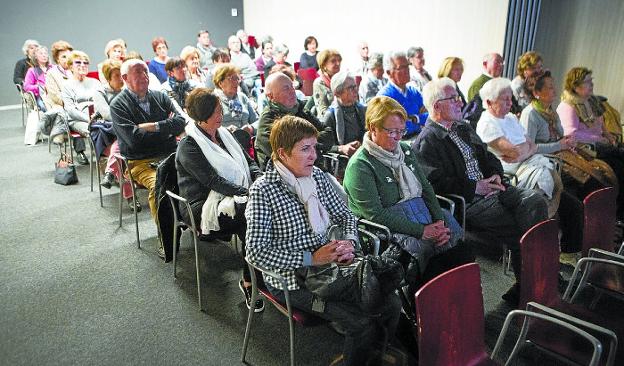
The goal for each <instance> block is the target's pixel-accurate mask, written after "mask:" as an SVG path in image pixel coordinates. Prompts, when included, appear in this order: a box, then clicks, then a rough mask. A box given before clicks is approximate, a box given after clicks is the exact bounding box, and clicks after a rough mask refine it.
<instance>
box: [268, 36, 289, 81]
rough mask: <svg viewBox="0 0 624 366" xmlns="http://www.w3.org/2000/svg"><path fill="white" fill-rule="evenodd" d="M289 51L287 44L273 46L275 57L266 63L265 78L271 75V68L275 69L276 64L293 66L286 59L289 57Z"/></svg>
mask: <svg viewBox="0 0 624 366" xmlns="http://www.w3.org/2000/svg"><path fill="white" fill-rule="evenodd" d="M288 52H290V50H289V49H288V46H286V45H285V44H276V45H275V47H274V48H273V59H272V60H271V61H269V62H268V63H267V64H266V65H264V79H265V80H266V78H268V77H269V74H270V73H271V70H273V67H274V66H275V65H286V66H292V65H291V64H290V63H289V62H288V61H286V58H287V57H288Z"/></svg>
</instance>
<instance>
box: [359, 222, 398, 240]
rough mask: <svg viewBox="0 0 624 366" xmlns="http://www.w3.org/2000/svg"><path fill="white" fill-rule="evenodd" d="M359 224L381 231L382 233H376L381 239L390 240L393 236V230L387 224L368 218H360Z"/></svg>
mask: <svg viewBox="0 0 624 366" xmlns="http://www.w3.org/2000/svg"><path fill="white" fill-rule="evenodd" d="M358 224H361V225H364V226H365V227H367V228H368V230H370V231H380V232H381V233H377V234H376V235H377V237H378V238H379V239H380V240H390V238H392V232H391V231H390V229H388V227H387V226H384V225H381V224H378V223H376V222H372V221H370V220H366V219H360V220H359V221H358Z"/></svg>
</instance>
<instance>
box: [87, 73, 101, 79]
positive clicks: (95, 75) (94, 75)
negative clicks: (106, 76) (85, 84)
mask: <svg viewBox="0 0 624 366" xmlns="http://www.w3.org/2000/svg"><path fill="white" fill-rule="evenodd" d="M87 77H88V78H92V79H96V80H100V74H98V72H97V71H89V72H88V73H87Z"/></svg>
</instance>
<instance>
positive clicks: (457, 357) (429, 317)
mask: <svg viewBox="0 0 624 366" xmlns="http://www.w3.org/2000/svg"><path fill="white" fill-rule="evenodd" d="M416 316H417V319H418V349H419V352H418V365H419V366H434V365H436V366H437V365H439V366H443V365H498V363H497V362H495V361H493V360H492V359H491V358H490V356H489V355H488V353H487V351H486V347H485V341H484V337H485V321H484V317H483V295H482V290H481V276H480V273H479V265H478V264H476V263H469V264H464V265H463V266H459V267H457V268H454V269H452V270H450V271H448V272H445V273H443V274H441V275H439V276H438V277H436V278H434V279H433V280H431V281H429V282H428V283H427V284H426V285H424V286H423V287H422V288H421V289H420V290H418V292H416Z"/></svg>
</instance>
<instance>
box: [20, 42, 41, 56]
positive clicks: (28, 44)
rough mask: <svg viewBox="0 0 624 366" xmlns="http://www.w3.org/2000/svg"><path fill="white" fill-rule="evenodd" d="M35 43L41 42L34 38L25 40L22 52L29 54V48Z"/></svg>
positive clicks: (25, 54) (36, 44)
mask: <svg viewBox="0 0 624 366" xmlns="http://www.w3.org/2000/svg"><path fill="white" fill-rule="evenodd" d="M33 45H35V46H39V42H37V41H35V40H34V39H27V40H26V41H25V42H24V45H23V46H22V52H23V53H24V56H28V48H29V47H30V46H33Z"/></svg>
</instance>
